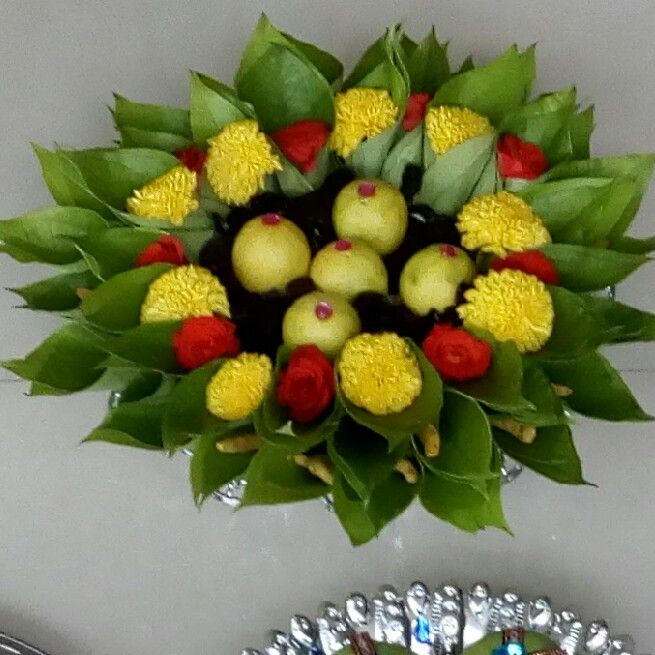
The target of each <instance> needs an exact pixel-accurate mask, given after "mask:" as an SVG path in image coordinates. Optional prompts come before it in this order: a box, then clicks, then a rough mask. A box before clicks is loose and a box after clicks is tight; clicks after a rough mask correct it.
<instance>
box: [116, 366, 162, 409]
mask: <svg viewBox="0 0 655 655" xmlns="http://www.w3.org/2000/svg"><path fill="white" fill-rule="evenodd" d="M173 385H174V382H172V379H171V378H168V377H166V376H164V375H162V374H161V373H159V372H157V371H147V370H138V372H137V373H136V374H135V375H134V376H132V377H131V379H129V380H127V381H125V382H124V384H118V385H115V386H114V387H113V389H112V391H118V392H120V399H119V400H118V404H119V405H120V404H123V403H131V402H134V401H136V400H144V399H146V398H150V397H153V398H154V397H159V396H162V397H163V396H168V395H169V394H170V391H171V389H172V388H173Z"/></svg>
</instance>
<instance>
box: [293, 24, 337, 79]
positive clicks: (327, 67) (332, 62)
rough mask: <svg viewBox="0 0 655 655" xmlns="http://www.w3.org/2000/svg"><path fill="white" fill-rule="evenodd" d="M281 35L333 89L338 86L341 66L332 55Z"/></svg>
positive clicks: (312, 45)
mask: <svg viewBox="0 0 655 655" xmlns="http://www.w3.org/2000/svg"><path fill="white" fill-rule="evenodd" d="M281 34H282V36H283V37H284V38H285V39H286V40H287V42H288V43H289V44H291V45H292V46H293V47H294V48H295V49H296V51H297V52H299V53H300V54H301V55H303V56H304V57H305V58H306V59H307V60H308V61H309V62H310V63H311V64H313V66H314V67H315V68H316V70H318V72H319V73H320V74H321V75H322V76H323V77H324V78H325V79H326V80H327V81H328V82H329V83H330V85H331V86H332V87H333V88H336V87H338V86H339V84H340V83H341V79H342V77H343V64H342V63H341V62H340V61H339V60H338V59H337V58H336V57H335V56H334V55H331V54H330V53H329V52H326V51H325V50H321V49H320V48H318V47H317V46H315V45H314V44H312V43H307V42H305V41H299V40H298V39H296V38H295V37H293V36H291V34H287V33H286V32H281Z"/></svg>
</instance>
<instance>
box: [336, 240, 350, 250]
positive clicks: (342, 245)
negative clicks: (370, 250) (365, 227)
mask: <svg viewBox="0 0 655 655" xmlns="http://www.w3.org/2000/svg"><path fill="white" fill-rule="evenodd" d="M352 247H353V242H352V241H351V240H350V239H339V240H338V241H335V242H334V249H335V250H339V251H343V250H352Z"/></svg>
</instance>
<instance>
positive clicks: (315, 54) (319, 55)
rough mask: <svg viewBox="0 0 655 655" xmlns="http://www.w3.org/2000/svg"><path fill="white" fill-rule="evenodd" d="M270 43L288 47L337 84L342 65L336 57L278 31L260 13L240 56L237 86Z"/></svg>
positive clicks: (328, 79)
mask: <svg viewBox="0 0 655 655" xmlns="http://www.w3.org/2000/svg"><path fill="white" fill-rule="evenodd" d="M271 45H281V46H284V47H286V48H289V49H290V50H292V51H293V52H294V53H295V54H296V55H297V56H298V57H299V58H300V59H302V60H303V61H305V62H306V63H307V64H310V65H311V66H312V67H313V68H315V69H316V70H317V71H318V72H319V73H320V74H321V75H322V76H323V77H324V78H325V79H326V80H327V81H328V82H329V83H330V84H337V83H338V81H339V79H340V77H341V75H342V73H343V66H342V65H341V63H340V62H339V60H338V59H336V58H335V57H333V56H332V55H331V54H329V53H328V52H325V51H324V50H321V49H320V48H318V47H316V46H315V45H312V44H311V43H306V42H304V41H300V40H298V39H296V38H294V37H292V36H290V35H289V34H286V33H285V32H280V30H278V29H277V28H276V27H275V26H274V25H273V24H272V23H271V21H270V20H269V19H268V17H267V16H266V15H265V14H262V15H261V17H260V19H259V22H258V23H257V27H256V28H255V31H254V32H253V35H252V37H251V39H250V41H249V43H248V45H247V46H246V49H245V50H244V53H243V55H242V56H241V62H240V64H239V70H238V72H237V74H236V78H235V86H236V87H237V88H238V86H239V80H240V78H241V76H242V75H243V74H244V73H245V72H246V71H247V70H248V69H250V68H251V67H252V66H253V65H255V64H256V63H257V62H259V61H260V60H261V59H262V58H263V57H264V56H265V55H266V53H267V51H268V49H269V47H270V46H271Z"/></svg>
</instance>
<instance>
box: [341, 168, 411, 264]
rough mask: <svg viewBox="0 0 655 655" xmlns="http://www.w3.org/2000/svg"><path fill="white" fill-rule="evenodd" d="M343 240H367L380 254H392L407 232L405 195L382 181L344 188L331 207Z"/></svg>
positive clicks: (354, 183)
mask: <svg viewBox="0 0 655 655" xmlns="http://www.w3.org/2000/svg"><path fill="white" fill-rule="evenodd" d="M332 223H333V225H334V229H335V231H336V233H337V235H338V237H339V238H340V239H360V240H362V241H366V242H367V243H368V244H369V245H370V246H371V248H373V249H374V250H375V251H376V252H377V253H378V254H380V255H386V254H388V253H390V252H393V251H394V250H395V249H396V248H398V246H399V245H400V244H401V243H402V242H403V239H404V237H405V232H406V231H407V204H406V203H405V198H404V197H403V194H402V193H400V191H398V189H396V187H394V186H393V185H391V184H389V183H388V182H384V181H383V180H354V181H352V182H351V183H350V184H347V185H346V186H345V187H344V188H343V189H341V191H340V193H339V195H338V196H337V197H336V199H335V201H334V205H333V207H332Z"/></svg>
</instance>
